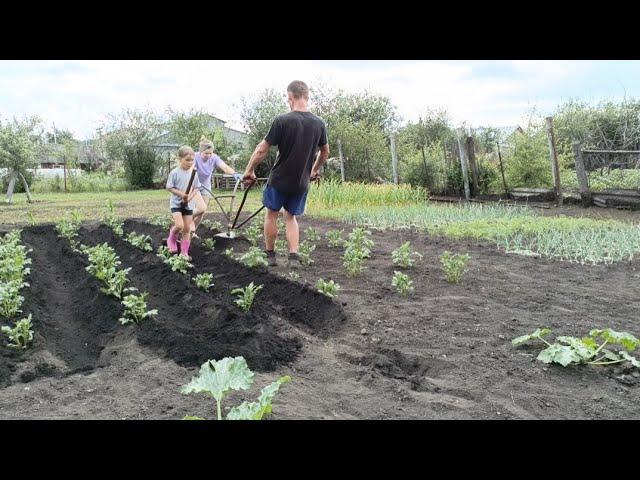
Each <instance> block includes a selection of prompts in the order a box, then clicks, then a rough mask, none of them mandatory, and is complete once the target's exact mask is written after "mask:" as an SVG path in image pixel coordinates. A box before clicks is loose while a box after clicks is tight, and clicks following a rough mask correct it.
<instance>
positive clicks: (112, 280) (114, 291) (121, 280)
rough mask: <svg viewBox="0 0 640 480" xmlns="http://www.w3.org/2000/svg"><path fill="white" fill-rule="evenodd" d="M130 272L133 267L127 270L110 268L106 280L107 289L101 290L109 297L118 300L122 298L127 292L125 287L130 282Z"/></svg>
mask: <svg viewBox="0 0 640 480" xmlns="http://www.w3.org/2000/svg"><path fill="white" fill-rule="evenodd" d="M130 271H131V267H129V268H125V269H124V270H116V269H115V268H113V267H110V268H109V269H108V271H107V277H106V280H105V283H106V284H107V288H101V289H100V290H101V291H103V292H104V293H106V294H107V295H111V296H113V297H116V298H118V299H120V298H122V293H123V292H124V291H125V290H126V289H125V288H124V287H125V285H126V284H127V282H128V281H129V279H128V278H127V275H129V272H130Z"/></svg>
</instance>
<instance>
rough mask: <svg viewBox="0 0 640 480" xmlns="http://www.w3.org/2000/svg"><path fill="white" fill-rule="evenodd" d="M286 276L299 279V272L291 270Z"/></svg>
mask: <svg viewBox="0 0 640 480" xmlns="http://www.w3.org/2000/svg"><path fill="white" fill-rule="evenodd" d="M288 276H289V278H290V279H291V280H300V274H299V273H298V272H294V271H291V272H289V275H288Z"/></svg>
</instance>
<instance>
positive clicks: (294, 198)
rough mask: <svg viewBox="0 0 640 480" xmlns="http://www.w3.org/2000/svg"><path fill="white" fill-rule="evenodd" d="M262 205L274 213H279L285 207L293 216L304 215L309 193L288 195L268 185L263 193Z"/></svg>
mask: <svg viewBox="0 0 640 480" xmlns="http://www.w3.org/2000/svg"><path fill="white" fill-rule="evenodd" d="M262 203H263V204H264V206H265V207H267V208H268V209H269V210H273V211H274V212H279V211H280V209H281V208H282V207H284V209H285V210H286V211H287V212H289V213H290V214H291V215H302V214H303V213H304V206H305V204H306V203H307V192H304V193H299V194H297V195H287V194H285V193H282V192H281V191H280V190H277V189H276V188H274V187H272V186H271V185H267V186H266V187H265V189H264V192H263V193H262Z"/></svg>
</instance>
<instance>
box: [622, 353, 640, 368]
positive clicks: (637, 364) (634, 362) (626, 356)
mask: <svg viewBox="0 0 640 480" xmlns="http://www.w3.org/2000/svg"><path fill="white" fill-rule="evenodd" d="M618 353H620V356H621V357H622V358H624V359H625V360H629V361H630V362H631V365H633V366H634V367H637V368H640V362H639V361H638V360H637V359H636V358H635V357H632V356H631V355H629V354H628V353H627V352H625V351H624V350H621V351H620V352H618Z"/></svg>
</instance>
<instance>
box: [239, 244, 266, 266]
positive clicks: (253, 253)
mask: <svg viewBox="0 0 640 480" xmlns="http://www.w3.org/2000/svg"><path fill="white" fill-rule="evenodd" d="M239 260H240V261H241V262H242V263H244V264H245V265H246V266H247V267H258V266H260V265H262V266H265V267H266V266H268V265H269V263H268V262H267V254H266V253H264V252H263V251H262V250H261V249H260V248H259V247H251V248H249V250H247V252H245V253H244V254H243V255H242V256H241V257H240V259H239Z"/></svg>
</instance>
